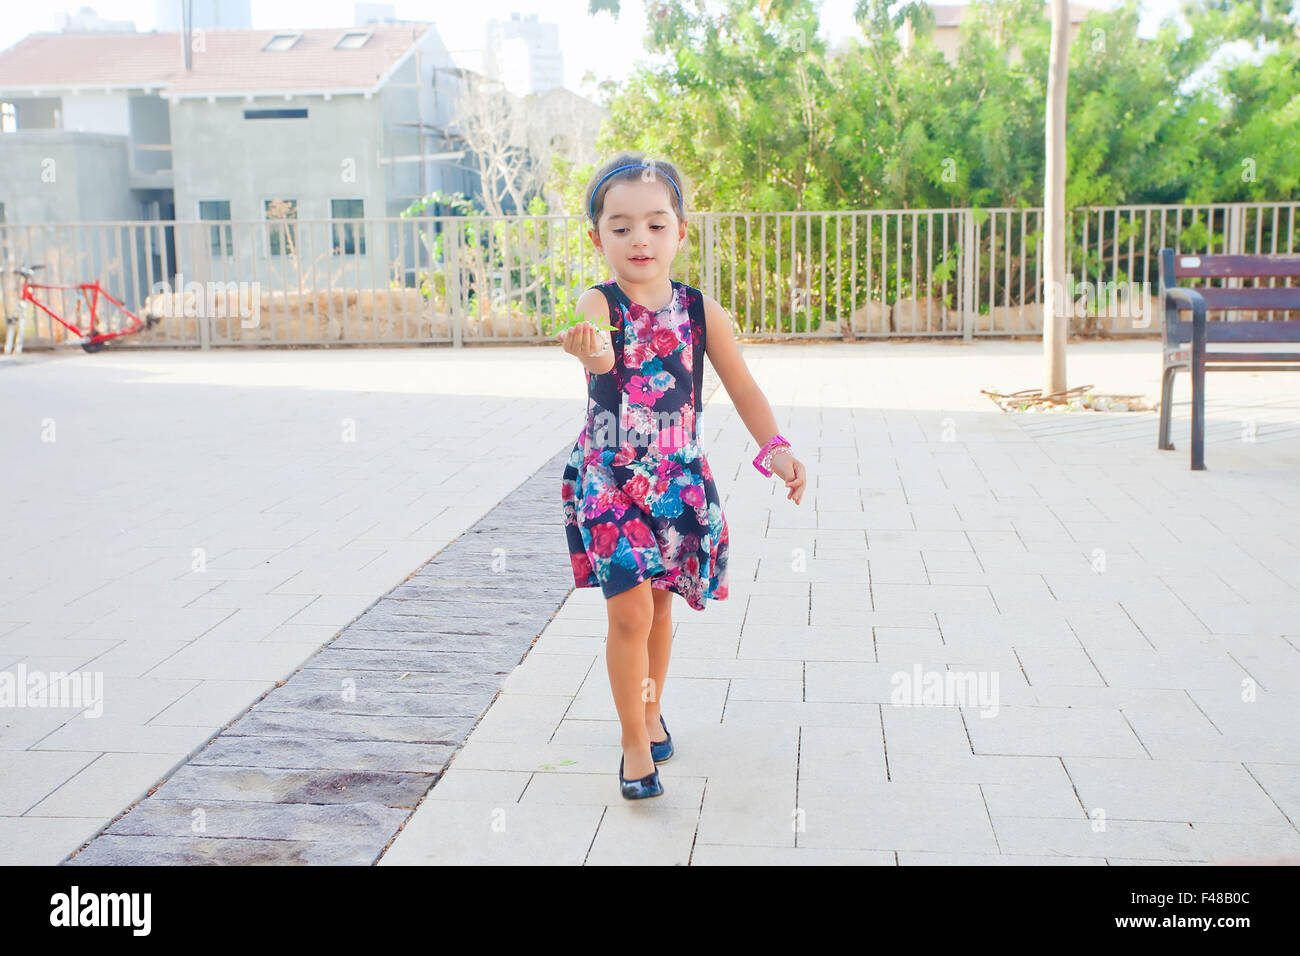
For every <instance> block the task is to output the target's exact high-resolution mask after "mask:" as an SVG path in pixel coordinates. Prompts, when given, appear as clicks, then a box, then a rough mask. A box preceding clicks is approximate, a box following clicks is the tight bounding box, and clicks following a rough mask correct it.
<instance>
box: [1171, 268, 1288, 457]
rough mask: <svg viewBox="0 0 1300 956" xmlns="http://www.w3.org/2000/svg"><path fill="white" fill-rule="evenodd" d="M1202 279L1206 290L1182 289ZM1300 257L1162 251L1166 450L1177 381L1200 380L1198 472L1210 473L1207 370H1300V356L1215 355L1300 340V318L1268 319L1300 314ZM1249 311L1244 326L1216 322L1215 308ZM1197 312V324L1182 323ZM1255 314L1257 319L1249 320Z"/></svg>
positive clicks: (1195, 391)
mask: <svg viewBox="0 0 1300 956" xmlns="http://www.w3.org/2000/svg"><path fill="white" fill-rule="evenodd" d="M1249 278H1254V279H1255V280H1256V282H1258V281H1259V280H1261V279H1263V280H1268V279H1277V280H1279V285H1277V286H1276V287H1273V288H1269V287H1268V286H1255V287H1249V286H1232V287H1228V286H1227V284H1225V285H1224V286H1213V285H1209V284H1208V280H1211V279H1249ZM1188 279H1202V280H1206V284H1203V285H1194V286H1193V285H1180V284H1179V282H1180V281H1181V280H1188ZM1289 279H1300V255H1285V256H1284V255H1253V256H1243V255H1195V254H1183V253H1176V252H1175V251H1174V250H1173V249H1161V250H1160V307H1161V308H1162V309H1163V310H1164V369H1163V374H1162V375H1161V385H1160V435H1159V440H1158V443H1157V444H1158V447H1160V448H1162V449H1166V450H1172V449H1173V447H1174V445H1173V442H1171V441H1170V440H1169V426H1170V419H1171V417H1172V414H1171V413H1172V408H1171V405H1172V400H1173V394H1174V376H1175V375H1177V374H1178V372H1179V371H1188V372H1190V373H1191V376H1192V470H1193V471H1204V470H1205V373H1206V372H1207V371H1214V372H1283V371H1300V352H1277V351H1250V352H1245V351H1242V352H1233V351H1219V352H1210V351H1207V350H1206V346H1207V345H1208V344H1209V343H1211V342H1236V343H1249V344H1259V343H1280V342H1288V343H1290V342H1294V343H1300V321H1295V320H1290V319H1285V318H1283V319H1274V320H1272V321H1269V320H1268V318H1269V317H1268V314H1267V313H1268V312H1269V311H1284V312H1285V311H1288V310H1289V311H1294V312H1295V313H1296V314H1297V315H1300V285H1292V286H1285V285H1282V284H1281V283H1285V282H1287V281H1288V280H1289ZM1211 309H1213V310H1229V311H1233V312H1236V311H1239V310H1243V309H1244V310H1247V311H1246V312H1244V313H1242V318H1239V319H1237V320H1236V321H1221V320H1218V319H1216V320H1214V321H1210V320H1209V319H1208V317H1207V312H1208V311H1209V310H1211ZM1184 312H1190V313H1192V317H1191V319H1190V320H1183V319H1181V318H1180V316H1181V315H1182V313H1184ZM1247 317H1249V318H1247Z"/></svg>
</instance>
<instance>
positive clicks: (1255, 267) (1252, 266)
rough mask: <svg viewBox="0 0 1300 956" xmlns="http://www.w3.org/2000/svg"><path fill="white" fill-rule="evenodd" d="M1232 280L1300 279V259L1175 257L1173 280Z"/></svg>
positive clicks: (1228, 256)
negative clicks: (1252, 277)
mask: <svg viewBox="0 0 1300 956" xmlns="http://www.w3.org/2000/svg"><path fill="white" fill-rule="evenodd" d="M1233 276H1245V277H1249V276H1264V277H1268V276H1300V256H1294V255H1292V256H1287V255H1275V254H1265V255H1258V256H1254V255H1251V256H1234V255H1195V254H1191V253H1180V254H1175V255H1174V278H1176V279H1188V278H1193V277H1204V278H1230V277H1233Z"/></svg>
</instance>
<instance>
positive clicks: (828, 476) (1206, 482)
mask: <svg viewBox="0 0 1300 956" xmlns="http://www.w3.org/2000/svg"><path fill="white" fill-rule="evenodd" d="M767 355H768V353H761V354H760V355H759V356H756V357H754V358H748V359H747V361H749V363H750V365H751V368H753V369H754V370H755V374H756V377H757V378H758V379H759V380H760V381H762V382H763V383H764V387H765V389H767V391H768V394H769V397H770V398H771V400H772V402H773V404H774V405H775V406H777V409H778V420H779V424H780V428H781V431H782V432H783V434H786V435H787V436H792V437H793V439H794V441H795V443H796V446H797V447H799V449H800V451H802V452H804V453H805V456H806V457H805V461H806V463H807V464H808V465H809V469H810V474H811V475H812V476H813V486H812V488H810V490H809V494H808V495H807V496H806V497H805V499H804V504H803V506H802V508H796V507H794V506H793V505H792V504H791V503H790V502H788V501H785V500H784V495H783V489H782V488H781V487H780V486H777V485H774V484H770V483H767V482H763V481H756V480H755V479H754V476H753V475H752V474H750V473H749V472H748V465H747V461H748V458H747V456H746V454H745V452H746V451H750V453H751V454H752V449H748V448H746V446H745V444H744V431H743V428H742V427H741V425H740V423H739V421H738V419H737V417H736V415H735V413H734V409H731V408H729V407H728V406H726V405H723V404H721V403H715V404H713V405H711V406H710V407H709V408H708V410H707V411H706V413H705V416H704V419H705V423H706V426H707V429H708V431H707V433H706V436H705V447H706V449H707V450H708V454H709V455H710V461H711V462H717V461H720V462H734V463H737V464H736V465H735V467H734V468H733V469H729V470H728V472H727V473H726V474H725V475H724V476H723V477H722V478H721V479H720V491H722V493H723V499H724V507H725V509H726V512H727V515H728V519H729V524H730V530H731V543H732V555H733V558H732V565H731V575H732V578H731V582H732V584H731V597H730V598H729V599H728V600H726V601H720V602H715V603H713V604H711V605H710V606H709V607H708V608H707V609H706V610H705V611H704V612H695V611H693V610H691V609H689V608H687V607H686V606H685V604H684V602H681V601H675V602H674V603H675V609H674V614H675V620H676V623H675V630H674V635H675V636H674V644H673V652H672V653H673V657H672V661H671V665H670V669H669V679H668V682H667V685H666V687H665V689H664V693H663V697H662V701H663V712H664V715H665V719H666V721H667V723H668V726H669V729H670V730H671V732H672V734H673V738H674V742H675V745H676V748H677V753H676V755H675V756H674V757H673V758H672V759H671V760H670V761H669V762H667V763H665V764H663V765H661V766H660V776H661V779H662V780H663V783H664V787H665V794H664V796H663V797H662V798H660V799H656V800H651V801H643V802H628V801H624V800H623V799H622V798H621V797H620V795H619V793H618V784H617V778H616V774H615V771H616V768H617V765H618V757H619V752H620V751H619V725H618V721H617V715H616V713H615V712H614V708H613V704H612V701H611V699H610V694H609V688H608V678H607V675H606V673H605V669H604V661H603V657H604V652H603V643H604V641H603V638H604V634H605V617H604V608H603V606H602V602H601V600H600V599H599V595H597V594H594V593H592V592H590V591H583V590H579V591H575V592H574V593H573V595H572V596H571V597H570V598H569V599H568V600H567V601H566V602H565V603H564V606H563V607H562V608H561V609H560V611H559V613H558V614H557V615H556V616H555V618H554V620H553V621H551V622H550V624H549V625H548V626H547V627H546V629H545V630H544V631H543V633H542V635H541V637H540V638H539V639H538V642H537V644H536V646H535V647H534V648H533V651H532V652H531V653H530V655H529V657H528V658H527V659H526V660H525V661H524V662H523V663H522V664H521V665H520V666H519V667H518V668H517V669H516V670H515V671H514V673H513V674H512V675H511V676H510V679H509V680H508V681H507V682H506V685H505V687H504V690H503V692H502V694H501V696H500V697H498V698H497V700H496V701H495V703H494V704H493V706H492V708H491V709H490V710H489V712H488V714H487V715H486V717H485V718H484V719H483V721H482V722H481V723H480V724H479V726H478V728H477V729H476V730H475V731H474V733H473V734H471V736H470V738H469V740H468V742H467V743H466V745H465V746H464V748H463V749H462V750H460V751H459V752H458V753H457V754H456V756H455V758H454V759H453V761H452V763H451V766H450V767H449V769H448V771H447V772H446V773H445V774H444V775H443V776H442V777H441V778H440V780H439V782H438V784H437V786H435V787H434V788H433V790H432V791H431V792H430V793H429V795H428V796H427V797H426V799H425V800H424V802H423V803H422V804H421V805H420V807H419V808H418V809H417V811H416V813H415V814H414V815H413V816H412V818H411V819H410V820H409V821H408V822H407V823H406V824H405V825H404V827H403V830H402V832H401V833H400V834H399V836H398V837H397V839H396V840H395V841H394V843H393V845H392V847H391V848H390V849H389V850H388V851H387V853H386V854H385V856H384V858H383V859H382V860H381V861H380V862H381V865H425V864H445V863H529V862H541V861H545V862H556V863H569V864H633V865H636V864H641V865H644V864H660V865H710V864H736V863H740V864H791V863H793V864H847V863H859V864H880V865H913V864H933V863H938V864H958V865H1005V864H1025V865H1033V864H1051V865H1059V864H1070V865H1142V864H1168V863H1176V864H1183V865H1208V864H1214V863H1233V862H1247V861H1248V862H1272V861H1287V862H1291V863H1300V831H1298V830H1297V826H1296V824H1297V823H1298V822H1300V748H1297V746H1296V744H1295V739H1294V728H1295V727H1296V726H1297V724H1298V722H1300V696H1298V694H1300V613H1298V612H1300V593H1298V590H1300V560H1298V559H1300V549H1298V548H1297V542H1300V485H1298V484H1297V482H1296V480H1295V479H1296V475H1297V474H1300V440H1297V435H1296V433H1295V429H1294V428H1290V429H1289V430H1288V431H1282V430H1281V429H1275V428H1272V427H1266V428H1263V429H1260V434H1265V433H1266V434H1267V437H1268V441H1267V442H1263V441H1261V442H1258V443H1256V442H1247V441H1243V440H1242V439H1241V437H1240V435H1241V431H1240V429H1239V428H1237V427H1236V422H1238V421H1239V420H1240V419H1241V417H1242V415H1243V414H1245V415H1250V414H1252V413H1251V411H1250V409H1251V408H1254V407H1257V406H1258V405H1259V404H1260V403H1261V402H1265V401H1269V400H1270V399H1269V397H1268V395H1267V392H1262V391H1261V389H1262V387H1263V386H1262V385H1261V383H1257V382H1240V383H1238V385H1239V387H1241V391H1238V392H1233V391H1232V390H1231V388H1227V389H1225V388H1224V387H1223V386H1224V385H1225V384H1226V383H1223V382H1222V378H1220V379H1219V380H1216V382H1215V384H1216V385H1219V386H1220V389H1221V390H1220V391H1219V392H1218V393H1217V394H1216V399H1215V401H1214V402H1213V403H1211V409H1210V411H1209V414H1210V419H1211V433H1210V440H1209V446H1210V452H1209V453H1208V460H1209V464H1210V469H1211V470H1210V471H1207V472H1198V473H1193V472H1191V471H1189V470H1188V467H1187V465H1188V462H1187V457H1186V452H1185V450H1184V449H1185V447H1186V439H1185V435H1186V428H1187V426H1188V408H1189V405H1188V402H1187V396H1186V392H1185V391H1184V392H1183V393H1182V398H1181V400H1179V401H1178V403H1177V407H1176V409H1175V440H1176V442H1177V443H1178V444H1179V450H1178V451H1175V452H1159V451H1157V450H1156V449H1155V421H1154V417H1148V416H1141V417H1147V418H1148V421H1147V423H1146V428H1145V438H1144V440H1142V441H1137V440H1136V439H1135V438H1134V434H1135V430H1137V429H1138V428H1139V425H1138V424H1137V421H1138V418H1139V416H1137V415H1133V414H1132V413H1130V414H1129V415H1120V414H1118V413H1109V414H1105V415H1102V414H1092V415H1086V416H1085V415H1071V416H1065V417H1061V418H1056V419H1053V418H1051V417H1049V416H1038V417H1034V416H1029V415H1020V416H1017V415H1005V414H1002V413H1000V412H997V411H991V410H980V409H978V408H975V407H971V406H966V407H962V406H960V405H955V404H954V405H947V406H945V405H944V404H941V403H940V402H938V401H936V402H935V404H934V406H933V407H929V408H926V407H923V402H922V401H915V395H914V394H913V395H909V398H913V400H914V401H915V407H909V408H905V409H900V408H897V407H871V402H870V400H867V401H862V400H861V399H860V400H859V402H856V403H850V402H845V403H842V404H841V403H839V402H837V401H835V400H831V399H830V396H832V395H838V394H839V393H841V392H842V393H846V394H853V393H855V391H856V393H857V394H858V395H871V396H873V397H875V398H877V400H878V401H879V402H880V405H881V406H885V405H886V404H887V403H888V399H887V397H886V392H887V389H888V388H889V387H890V385H891V384H894V383H895V382H897V381H898V380H899V379H903V378H905V377H906V376H907V375H908V374H909V369H908V368H907V364H906V362H900V363H898V365H897V366H896V367H895V368H894V369H892V370H890V369H886V368H884V367H882V366H881V365H876V366H873V367H872V368H871V369H870V370H868V369H859V370H856V371H855V370H850V369H844V370H839V369H835V368H833V367H827V366H824V365H823V366H821V367H820V368H819V369H818V370H817V372H816V374H812V370H811V369H809V367H808V366H809V365H811V363H812V361H820V359H812V358H809V359H808V360H807V363H805V362H803V361H800V358H801V357H791V356H788V355H787V356H783V361H781V362H780V363H778V362H776V361H775V356H772V358H773V361H772V364H771V365H770V366H768V365H767V364H766V361H765V359H766V357H767ZM792 365H795V366H802V367H803V369H804V370H806V371H808V372H809V373H810V374H804V375H798V374H792V370H791V366H792ZM1094 370H1095V369H1094ZM868 371H875V372H878V373H880V376H879V381H876V382H873V383H872V385H871V386H868V387H865V388H856V389H855V384H856V383H855V382H854V381H853V380H852V376H853V375H855V374H857V375H859V376H861V378H864V379H865V378H868ZM982 372H983V373H984V374H987V373H988V372H989V369H988V368H987V367H985V368H984V369H983V370H982ZM782 373H784V374H782ZM974 374H977V373H972V372H969V371H968V372H967V373H966V375H967V377H968V379H969V377H971V376H973V375H974ZM818 376H820V377H818ZM990 377H991V376H990ZM1076 380H1077V379H1076ZM928 381H929V382H930V383H931V384H932V385H935V386H936V391H941V390H942V387H941V386H940V385H939V384H938V383H937V382H936V380H935V379H934V378H929V379H928ZM1281 381H1282V380H1281V379H1275V380H1273V382H1272V383H1270V384H1269V386H1268V387H1270V388H1277V386H1278V385H1279V384H1280V383H1281ZM768 383H773V384H772V385H771V386H769V385H768ZM899 384H900V385H901V383H899ZM1183 384H1184V386H1185V385H1186V383H1185V382H1184V383H1183ZM1022 387H1023V386H1022ZM1285 387H1286V386H1284V387H1283V391H1282V395H1283V398H1281V399H1278V400H1277V403H1278V404H1282V405H1286V406H1287V407H1290V408H1293V409H1295V408H1300V402H1298V401H1297V397H1298V396H1297V393H1296V390H1295V388H1294V385H1291V386H1289V387H1290V388H1291V391H1289V392H1288V391H1285ZM1117 390H1118V391H1124V389H1123V387H1122V385H1121V388H1120V389H1117ZM1137 390H1138V389H1131V391H1137ZM814 395H815V396H816V398H814V397H813V396H814ZM950 396H951V392H950V391H949V392H945V393H944V394H943V395H942V398H943V399H948V398H950ZM894 404H895V405H896V404H898V402H897V401H895V403H894ZM1291 421H1292V422H1294V421H1295V419H1294V418H1292V419H1291ZM1076 429H1083V430H1084V431H1083V432H1082V433H1078V432H1075V430H1076ZM1107 438H1110V439H1113V440H1110V441H1108V440H1106V439H1107ZM716 470H718V469H716V467H715V471H716ZM909 687H910V688H911V690H910V692H907V691H908V688H909ZM932 692H933V693H932ZM900 693H901V694H902V696H900Z"/></svg>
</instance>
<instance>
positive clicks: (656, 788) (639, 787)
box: [618, 757, 664, 800]
mask: <svg viewBox="0 0 1300 956" xmlns="http://www.w3.org/2000/svg"><path fill="white" fill-rule="evenodd" d="M618 788H619V790H621V791H622V792H623V799H625V800H649V799H650V798H652V797H662V796H663V793H664V786H663V784H662V783H660V782H659V771H658V770H652V771H650V772H649V773H648V774H646V775H645V776H644V777H642V778H641V779H640V780H628V779H627V778H625V777H624V776H623V758H622V757H619V758H618Z"/></svg>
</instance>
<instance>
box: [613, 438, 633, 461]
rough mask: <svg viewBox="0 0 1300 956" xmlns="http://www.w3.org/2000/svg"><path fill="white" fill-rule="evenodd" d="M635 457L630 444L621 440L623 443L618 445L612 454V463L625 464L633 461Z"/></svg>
mask: <svg viewBox="0 0 1300 956" xmlns="http://www.w3.org/2000/svg"><path fill="white" fill-rule="evenodd" d="M636 457H637V454H636V452H635V451H634V450H633V448H632V446H631V444H629V443H628V442H623V444H621V445H619V446H618V451H617V452H616V453H615V455H614V464H615V465H626V464H627V463H628V462H630V461H633V460H634V459H635V458H636Z"/></svg>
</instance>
